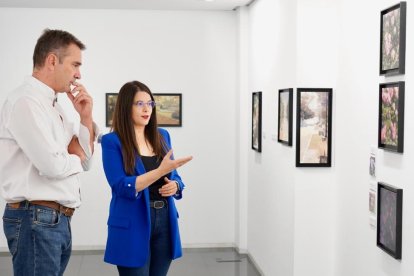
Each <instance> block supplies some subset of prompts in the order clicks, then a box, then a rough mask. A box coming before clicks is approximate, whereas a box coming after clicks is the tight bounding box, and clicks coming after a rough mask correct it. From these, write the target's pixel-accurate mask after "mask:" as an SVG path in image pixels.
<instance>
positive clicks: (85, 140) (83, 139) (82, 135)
mask: <svg viewBox="0 0 414 276" xmlns="http://www.w3.org/2000/svg"><path fill="white" fill-rule="evenodd" d="M93 132H94V137H93V140H94V141H96V138H97V137H98V133H99V128H98V126H97V125H96V124H95V122H94V123H93ZM90 135H91V134H90V132H89V129H88V128H87V127H86V126H84V125H82V124H80V126H79V144H80V146H81V147H82V149H83V152H85V156H86V158H85V160H84V161H83V162H82V167H83V169H84V170H85V171H88V170H89V169H90V167H91V165H92V155H93V152H92V149H91V144H90Z"/></svg>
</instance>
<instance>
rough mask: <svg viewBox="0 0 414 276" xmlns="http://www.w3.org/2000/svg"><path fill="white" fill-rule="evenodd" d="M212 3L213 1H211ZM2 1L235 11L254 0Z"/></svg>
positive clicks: (4, 2) (0, 3)
mask: <svg viewBox="0 0 414 276" xmlns="http://www.w3.org/2000/svg"><path fill="white" fill-rule="evenodd" d="M210 1H211V0H210ZM210 1H205V0H70V1H67V0H0V7H15V8H59V9H140V10H233V9H235V8H237V7H240V6H246V5H248V4H249V3H251V2H253V1H254V0H213V1H211V2H210Z"/></svg>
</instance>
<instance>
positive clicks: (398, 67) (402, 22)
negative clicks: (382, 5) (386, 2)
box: [380, 2, 407, 75]
mask: <svg viewBox="0 0 414 276" xmlns="http://www.w3.org/2000/svg"><path fill="white" fill-rule="evenodd" d="M406 16H407V3H406V2H400V3H398V4H396V5H394V6H392V7H390V8H388V9H385V10H383V11H381V35H380V36H381V41H380V45H381V46H380V75H395V74H404V73H405V31H406Z"/></svg>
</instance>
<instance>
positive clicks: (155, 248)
mask: <svg viewBox="0 0 414 276" xmlns="http://www.w3.org/2000/svg"><path fill="white" fill-rule="evenodd" d="M171 261H172V258H171V238H170V220H169V217H168V206H164V207H163V208H160V209H155V208H151V240H150V252H149V254H148V260H147V263H146V264H145V265H144V266H142V267H123V266H117V268H118V272H119V275H120V276H165V275H167V273H168V269H169V268H170V264H171Z"/></svg>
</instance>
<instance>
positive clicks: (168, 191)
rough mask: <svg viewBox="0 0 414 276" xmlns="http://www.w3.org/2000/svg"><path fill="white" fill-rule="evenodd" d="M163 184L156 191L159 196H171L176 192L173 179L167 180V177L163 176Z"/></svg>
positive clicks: (175, 184)
mask: <svg viewBox="0 0 414 276" xmlns="http://www.w3.org/2000/svg"><path fill="white" fill-rule="evenodd" d="M164 181H165V183H166V184H165V185H163V186H162V187H161V188H160V189H159V190H158V191H159V192H160V194H161V196H163V197H167V196H173V195H175V194H176V193H177V183H176V182H175V181H172V180H169V179H168V177H164Z"/></svg>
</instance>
